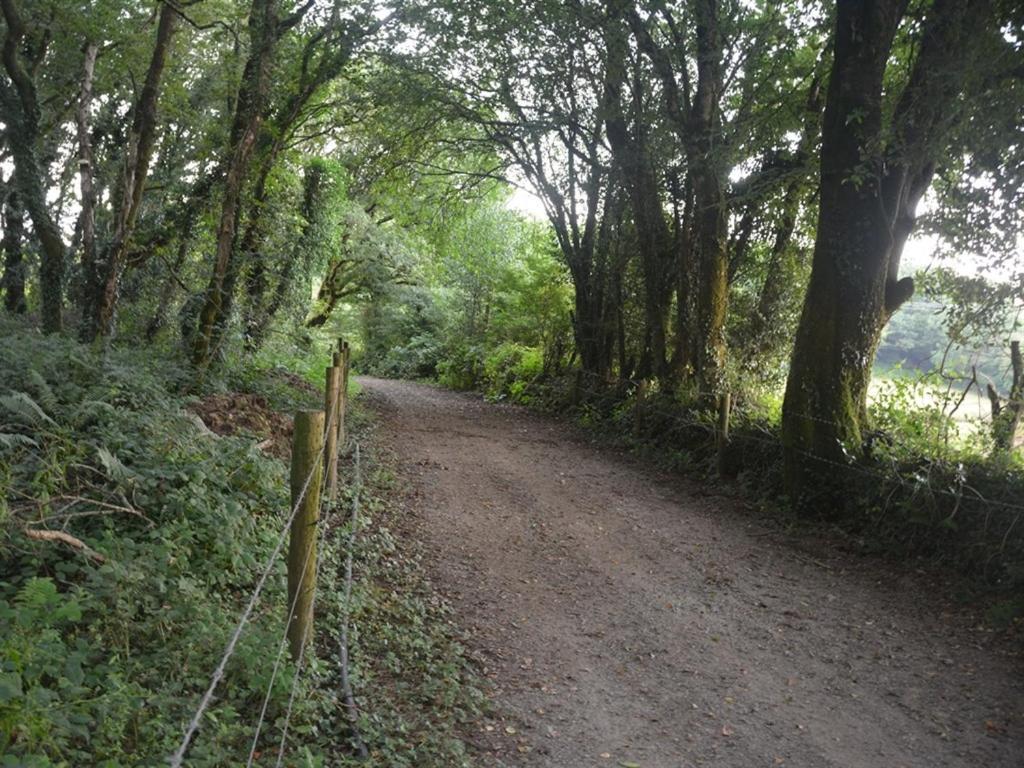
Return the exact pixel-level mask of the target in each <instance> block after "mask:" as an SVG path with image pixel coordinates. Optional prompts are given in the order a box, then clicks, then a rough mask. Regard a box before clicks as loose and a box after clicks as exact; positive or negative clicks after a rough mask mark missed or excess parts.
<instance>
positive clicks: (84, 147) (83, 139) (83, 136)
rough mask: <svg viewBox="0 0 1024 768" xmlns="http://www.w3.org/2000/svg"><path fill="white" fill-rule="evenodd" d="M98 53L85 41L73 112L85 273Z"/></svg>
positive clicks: (92, 214) (91, 222)
mask: <svg viewBox="0 0 1024 768" xmlns="http://www.w3.org/2000/svg"><path fill="white" fill-rule="evenodd" d="M98 53H99V46H97V45H96V44H95V43H91V42H90V43H86V45H85V55H84V63H83V64H82V82H81V87H80V89H79V94H78V108H77V110H76V111H75V124H76V127H77V130H78V183H79V188H80V191H81V206H82V210H81V212H80V213H79V221H80V222H81V226H82V264H83V265H84V266H85V269H86V273H88V269H89V268H90V266H91V265H92V264H93V261H94V260H95V258H96V188H95V184H94V177H93V173H94V168H93V166H94V163H93V152H92V135H91V130H90V119H89V110H90V109H91V107H92V81H93V74H94V72H95V71H96V56H97V55H98Z"/></svg>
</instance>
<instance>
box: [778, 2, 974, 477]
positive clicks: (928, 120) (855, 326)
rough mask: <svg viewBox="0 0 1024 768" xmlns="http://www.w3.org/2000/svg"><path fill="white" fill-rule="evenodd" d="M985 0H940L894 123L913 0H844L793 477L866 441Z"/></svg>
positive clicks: (787, 407) (791, 388) (799, 348)
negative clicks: (892, 85) (900, 40)
mask: <svg viewBox="0 0 1024 768" xmlns="http://www.w3.org/2000/svg"><path fill="white" fill-rule="evenodd" d="M986 7H987V6H985V4H984V3H975V2H969V1H968V0H938V2H936V3H935V4H934V5H933V6H932V7H931V8H930V9H929V12H928V15H927V16H926V18H925V20H924V23H923V25H922V28H921V33H920V38H921V39H920V41H919V44H918V53H917V57H916V59H915V61H914V63H913V68H912V70H911V74H910V76H909V79H908V80H907V84H906V85H905V87H904V89H903V92H902V93H901V95H900V98H899V100H898V102H897V104H896V107H895V110H894V111H893V115H892V117H891V122H890V123H889V124H888V125H886V124H885V120H884V117H883V79H884V77H885V74H886V65H887V63H888V61H889V58H890V53H891V49H892V45H893V39H894V36H895V34H896V30H897V28H898V26H899V24H900V21H901V18H902V14H903V13H904V10H905V3H902V2H900V0H884V1H883V2H878V3H840V4H839V7H838V10H837V17H836V33H835V48H834V50H835V53H834V63H833V67H832V74H831V80H830V83H829V88H828V94H827V98H826V106H825V117H824V124H823V128H822V148H821V183H820V193H819V195H820V198H819V211H818V229H817V237H816V240H815V246H814V257H813V263H812V270H811V277H810V283H809V285H808V289H807V294H806V298H805V301H804V306H803V312H802V314H801V318H800V325H799V328H798V330H797V335H796V343H795V346H794V349H793V355H792V360H791V363H790V372H789V379H788V381H787V385H786V395H785V401H784V405H783V445H784V449H785V459H786V470H785V476H786V484H787V486H788V489H789V491H790V492H791V493H793V494H795V493H798V492H799V490H800V488H801V486H802V484H803V481H804V479H805V474H806V471H807V470H808V469H810V468H814V467H816V466H817V462H819V461H820V460H824V461H833V462H840V463H841V462H845V461H846V459H847V456H848V455H854V456H857V455H859V454H860V452H861V450H862V445H863V441H864V431H865V429H866V428H867V394H868V386H869V384H870V380H871V370H872V364H873V361H874V356H875V351H876V349H877V347H878V342H879V339H880V337H881V333H882V329H883V328H884V327H885V324H886V323H887V322H888V320H889V318H890V317H891V316H892V314H893V313H894V312H895V311H896V310H897V309H899V307H900V306H901V305H902V304H903V303H904V302H905V301H907V300H908V299H909V298H910V297H911V295H912V294H913V290H914V282H913V280H912V279H911V278H909V277H904V278H902V279H901V278H900V277H899V269H900V257H901V254H902V251H903V246H904V244H905V243H906V240H907V237H908V236H909V235H910V233H911V231H912V230H913V227H914V216H915V210H916V208H917V204H918V202H919V201H920V199H921V197H922V196H923V194H924V192H925V191H926V190H927V188H928V186H929V184H930V183H931V179H932V175H933V171H934V164H933V159H934V158H935V157H936V156H937V153H938V152H940V151H942V147H943V143H942V140H943V137H944V136H946V135H948V130H949V128H950V126H951V118H952V116H954V115H956V114H958V113H959V112H960V110H957V109H955V106H956V103H957V101H958V100H959V99H960V97H961V95H962V94H963V93H964V92H965V90H967V88H966V86H967V82H966V77H967V75H966V74H965V73H967V72H969V71H970V69H971V68H970V65H969V62H968V57H969V54H970V52H971V50H972V46H971V43H972V41H973V40H974V39H975V35H976V34H977V33H978V32H979V31H980V30H981V29H982V28H983V26H984V20H985V19H986V18H988V16H987V14H986V13H985V8H986Z"/></svg>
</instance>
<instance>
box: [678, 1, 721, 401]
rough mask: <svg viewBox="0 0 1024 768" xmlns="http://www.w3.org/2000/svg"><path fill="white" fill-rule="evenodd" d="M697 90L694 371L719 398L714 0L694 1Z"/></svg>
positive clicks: (707, 392)
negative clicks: (695, 337)
mask: <svg viewBox="0 0 1024 768" xmlns="http://www.w3.org/2000/svg"><path fill="white" fill-rule="evenodd" d="M695 13H696V21H697V24H696V28H697V90H696V93H695V94H694V99H693V106H692V109H691V116H690V132H689V135H688V137H687V138H688V141H687V143H686V150H687V154H686V156H687V161H688V163H689V166H690V168H691V169H692V171H691V172H692V177H691V178H692V181H693V198H694V207H695V219H694V233H695V237H694V243H693V245H694V248H695V249H696V251H697V269H698V285H697V324H696V325H697V339H696V345H697V349H696V355H695V362H696V374H697V386H698V389H699V390H700V393H701V399H702V401H703V402H705V403H707V404H713V403H714V402H716V401H717V396H718V394H719V393H720V391H721V390H722V388H723V387H724V383H725V382H724V375H725V356H726V343H725V342H726V340H725V316H726V310H727V308H728V303H729V257H728V249H727V247H726V246H727V243H728V238H729V211H728V203H727V201H726V195H725V186H726V183H727V181H728V167H727V165H726V158H725V157H724V147H723V141H722V135H721V114H720V111H719V103H718V102H719V99H720V97H721V93H722V38H721V33H720V31H719V28H718V2H717V0H698V2H697V4H696V7H695Z"/></svg>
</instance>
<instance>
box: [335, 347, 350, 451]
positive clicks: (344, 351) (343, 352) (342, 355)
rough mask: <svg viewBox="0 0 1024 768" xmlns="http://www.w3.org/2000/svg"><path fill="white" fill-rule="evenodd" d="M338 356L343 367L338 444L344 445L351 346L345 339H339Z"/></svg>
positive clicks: (339, 403)
mask: <svg viewBox="0 0 1024 768" xmlns="http://www.w3.org/2000/svg"><path fill="white" fill-rule="evenodd" d="M337 355H338V358H339V360H340V367H341V397H340V398H338V445H340V446H342V447H344V445H345V439H346V437H347V435H346V432H345V414H346V413H348V358H349V346H348V342H347V341H345V340H344V339H340V338H339V339H338V352H337Z"/></svg>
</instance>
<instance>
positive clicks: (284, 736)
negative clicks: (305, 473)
mask: <svg viewBox="0 0 1024 768" xmlns="http://www.w3.org/2000/svg"><path fill="white" fill-rule="evenodd" d="M359 473H360V469H359V444H358V443H355V478H356V479H355V483H354V485H355V497H354V500H353V514H355V512H356V510H357V509H358V502H359V488H360V486H361V478H360V474H359ZM354 525H355V521H354V520H353V526H354ZM351 557H352V555H351V550H350V552H349V566H348V567H349V568H351ZM322 565H323V558H319V559H318V560H317V564H316V572H317V578H316V579H314V581H313V604H314V605H315V604H316V593H317V586H318V585H319V583H320V567H321V566H322ZM349 588H351V587H350V585H349ZM346 620H347V619H346ZM310 629H311V625H310V626H309V627H307V628H306V631H307V632H309V631H310ZM308 644H309V636H308V634H307V636H305V637H304V638H303V642H302V647H301V648H300V649H299V658H298V660H297V661H296V666H295V677H294V678H293V680H292V689H291V693H290V694H289V696H288V708H287V710H286V712H285V718H284V727H283V728H282V731H281V742H280V744H279V745H278V749H277V762H276V763H275V766H276V768H281V763H282V761H283V760H284V748H285V744H286V742H287V740H288V728H289V726H290V724H291V719H292V709H293V706H294V704H295V694H296V692H297V691H298V687H299V681H300V679H301V677H302V666H303V660H304V658H305V655H306V653H305V652H306V646H307V645H308Z"/></svg>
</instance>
